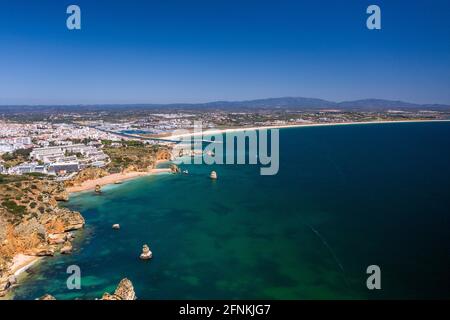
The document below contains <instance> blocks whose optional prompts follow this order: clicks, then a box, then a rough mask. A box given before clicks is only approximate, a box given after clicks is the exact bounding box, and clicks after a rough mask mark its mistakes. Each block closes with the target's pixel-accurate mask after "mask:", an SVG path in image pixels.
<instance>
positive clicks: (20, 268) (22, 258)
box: [9, 253, 41, 277]
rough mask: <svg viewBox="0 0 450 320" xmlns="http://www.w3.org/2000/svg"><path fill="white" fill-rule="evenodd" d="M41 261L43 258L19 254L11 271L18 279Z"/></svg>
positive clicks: (15, 257)
mask: <svg viewBox="0 0 450 320" xmlns="http://www.w3.org/2000/svg"><path fill="white" fill-rule="evenodd" d="M40 259H41V257H36V256H27V255H24V254H22V253H19V254H17V255H15V256H14V258H13V262H12V265H11V267H10V269H9V270H10V272H11V273H13V274H14V276H15V277H18V276H19V275H20V274H21V273H22V272H24V271H26V270H27V269H28V268H30V267H31V266H32V265H33V264H35V263H36V262H38V261H39V260H40Z"/></svg>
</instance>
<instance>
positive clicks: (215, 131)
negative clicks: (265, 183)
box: [165, 120, 450, 140]
mask: <svg viewBox="0 0 450 320" xmlns="http://www.w3.org/2000/svg"><path fill="white" fill-rule="evenodd" d="M421 122H450V120H398V121H361V122H329V123H304V124H287V125H273V126H258V127H240V128H226V129H211V130H205V131H202V132H195V131H193V132H188V133H181V134H174V135H170V136H166V137H165V139H171V140H177V139H181V138H186V137H196V136H200V135H204V136H208V135H213V134H220V133H229V132H241V131H252V130H263V129H285V128H308V127H325V126H348V125H360V124H361V125H365V124H389V123H391V124H392V123H421Z"/></svg>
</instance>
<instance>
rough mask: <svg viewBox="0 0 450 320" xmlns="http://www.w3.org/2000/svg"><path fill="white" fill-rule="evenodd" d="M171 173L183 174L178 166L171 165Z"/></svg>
mask: <svg viewBox="0 0 450 320" xmlns="http://www.w3.org/2000/svg"><path fill="white" fill-rule="evenodd" d="M170 171H171V172H172V173H180V172H181V170H180V168H179V167H178V166H177V165H176V164H171V165H170Z"/></svg>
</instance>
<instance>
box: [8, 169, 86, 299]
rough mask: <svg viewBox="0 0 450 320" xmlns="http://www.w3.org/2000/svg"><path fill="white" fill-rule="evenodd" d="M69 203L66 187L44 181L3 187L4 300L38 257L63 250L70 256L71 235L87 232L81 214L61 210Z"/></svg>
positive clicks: (27, 180) (32, 179) (21, 180)
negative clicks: (73, 232)
mask: <svg viewBox="0 0 450 320" xmlns="http://www.w3.org/2000/svg"><path fill="white" fill-rule="evenodd" d="M68 199H69V194H68V193H67V191H66V189H65V187H64V185H63V184H62V183H60V182H56V181H54V180H50V179H45V178H42V177H33V176H26V177H25V176H21V177H20V178H17V181H6V182H5V181H3V182H2V183H0V296H3V295H5V294H6V293H7V292H8V290H9V289H10V288H11V287H12V286H14V284H15V282H16V279H15V276H16V275H17V274H18V273H19V272H20V271H21V270H24V269H25V268H26V266H27V265H29V264H31V263H32V262H34V261H35V260H36V259H37V258H38V257H43V256H53V255H54V254H55V253H58V252H61V249H62V250H63V253H70V250H68V249H69V248H70V249H71V247H72V245H71V242H72V240H73V234H72V233H71V231H73V230H77V229H80V228H83V226H84V223H85V221H84V218H83V217H82V216H81V214H80V213H79V212H77V211H71V210H69V209H67V208H63V207H59V206H58V202H59V201H67V200H68Z"/></svg>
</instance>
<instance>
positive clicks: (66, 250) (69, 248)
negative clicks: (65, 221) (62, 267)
mask: <svg viewBox="0 0 450 320" xmlns="http://www.w3.org/2000/svg"><path fill="white" fill-rule="evenodd" d="M59 252H60V253H61V254H69V253H72V244H71V243H70V241H66V242H65V243H64V246H63V247H62V248H61V250H60V251H59Z"/></svg>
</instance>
